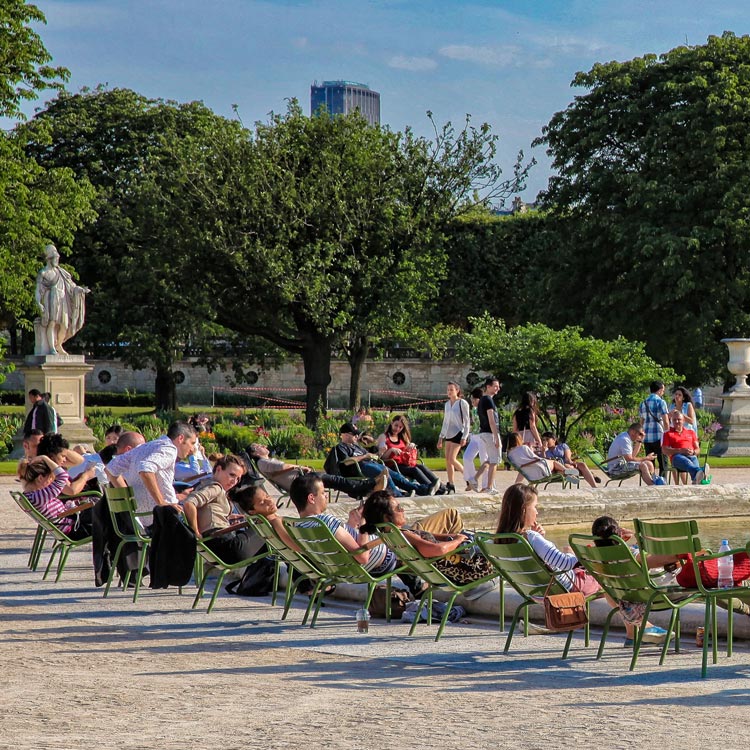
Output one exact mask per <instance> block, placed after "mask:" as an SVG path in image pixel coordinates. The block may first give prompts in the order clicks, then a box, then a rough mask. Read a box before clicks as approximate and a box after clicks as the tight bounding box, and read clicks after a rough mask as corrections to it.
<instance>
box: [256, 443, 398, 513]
mask: <svg viewBox="0 0 750 750" xmlns="http://www.w3.org/2000/svg"><path fill="white" fill-rule="evenodd" d="M247 453H248V455H249V456H250V458H252V459H253V460H254V461H255V463H256V464H257V466H258V471H260V473H261V474H263V476H264V477H266V479H268V480H269V481H270V482H273V483H274V484H275V485H276V486H277V487H280V488H281V489H282V490H284V492H289V490H290V488H291V486H292V482H293V481H294V480H295V479H296V478H297V477H298V476H299V475H300V474H307V473H309V472H311V471H312V469H311V468H310V467H309V466H298V465H296V464H287V463H284V461H279V459H277V458H271V454H270V452H269V450H268V448H266V446H265V445H261V444H260V443H253V444H252V445H250V446H249V447H248V449H247ZM318 476H319V477H320V479H321V480H322V482H323V486H324V487H325V488H326V489H327V490H328V489H330V490H338V491H340V492H343V493H345V494H347V495H349V497H353V498H355V499H360V498H362V497H366V496H367V495H369V494H370V493H371V492H374V491H375V490H382V489H384V488H385V486H386V483H387V481H388V472H387V471H383V472H381V474H380V476H378V477H377V478H376V479H365V480H360V481H358V480H356V479H348V478H347V477H342V476H336V475H333V474H318Z"/></svg>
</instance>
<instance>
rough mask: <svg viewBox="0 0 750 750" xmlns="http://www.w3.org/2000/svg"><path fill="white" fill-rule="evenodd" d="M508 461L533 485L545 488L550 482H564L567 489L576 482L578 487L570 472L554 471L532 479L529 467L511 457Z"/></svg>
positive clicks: (564, 487)
mask: <svg viewBox="0 0 750 750" xmlns="http://www.w3.org/2000/svg"><path fill="white" fill-rule="evenodd" d="M508 463H509V464H510V465H511V466H512V467H513V468H514V469H515V470H516V471H517V472H519V473H520V474H521V476H523V478H524V479H525V480H526V481H527V482H528V483H529V484H530V485H531V486H532V487H536V486H537V485H540V486H542V487H544V488H546V487H547V486H549V485H550V484H557V483H560V484H562V488H563V489H566V488H568V487H572V486H573V485H574V484H575V485H576V487H577V486H578V482H577V481H573V479H574V477H572V476H571V475H568V474H560V473H558V472H554V473H553V474H550V475H549V476H546V477H541V478H539V479H532V478H531V477H530V476H529V472H528V469H526V467H524V466H519V465H518V464H515V463H513V461H511V459H510V458H508Z"/></svg>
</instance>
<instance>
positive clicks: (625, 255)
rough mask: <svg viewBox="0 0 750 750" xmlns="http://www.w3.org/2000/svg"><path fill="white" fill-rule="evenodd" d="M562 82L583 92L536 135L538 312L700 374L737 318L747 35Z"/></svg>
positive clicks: (749, 161)
mask: <svg viewBox="0 0 750 750" xmlns="http://www.w3.org/2000/svg"><path fill="white" fill-rule="evenodd" d="M573 85H574V86H577V87H581V88H583V89H585V90H586V91H585V92H584V93H582V94H580V95H578V96H577V97H576V98H575V100H574V101H573V103H572V104H570V106H569V107H568V108H567V109H566V110H564V111H562V112H558V113H557V114H556V115H555V116H554V117H553V118H552V120H551V121H550V123H549V125H548V126H547V127H546V128H545V130H544V133H543V136H542V137H541V138H540V139H539V142H540V143H543V144H546V145H547V148H548V153H549V154H550V155H551V156H552V158H553V166H554V167H555V169H556V170H557V172H558V175H557V176H555V177H553V178H552V179H551V180H550V184H549V189H548V191H547V193H546V195H545V196H544V203H545V204H546V205H547V206H549V207H550V209H551V210H552V211H553V213H554V215H555V216H556V217H557V218H558V219H559V222H560V223H559V225H558V237H559V252H558V253H557V254H556V257H555V259H554V263H551V264H548V265H546V266H544V268H546V274H545V275H544V278H543V280H542V286H541V289H540V292H539V302H540V314H541V316H542V318H543V319H544V320H547V321H549V322H552V323H553V324H558V325H559V324H561V323H566V322H575V323H579V324H581V325H583V326H584V328H585V330H586V331H588V332H591V333H593V334H594V335H598V336H607V337H610V336H614V335H617V334H619V333H623V334H625V335H627V336H628V337H632V338H637V339H639V340H643V341H645V342H646V345H647V350H648V351H649V353H650V354H651V355H652V356H654V357H656V358H657V359H658V360H660V361H663V362H668V363H670V364H672V365H673V366H674V367H676V368H677V369H678V370H681V371H682V372H684V373H685V374H686V376H687V378H688V380H689V381H690V382H693V383H695V382H700V381H702V380H704V379H706V378H713V377H715V376H716V375H717V374H718V373H719V372H721V371H722V369H723V363H724V361H725V359H726V354H725V352H724V350H723V347H722V346H721V345H720V344H719V339H720V338H722V337H724V336H731V335H745V334H746V333H747V330H748V328H749V327H750V283H748V282H749V281H750V221H748V217H749V216H750V149H748V147H747V139H748V136H747V134H748V132H749V131H750V37H747V36H743V37H737V36H735V35H734V34H732V33H729V32H726V33H724V34H723V36H721V37H716V36H712V37H710V38H709V39H708V42H707V43H706V44H705V45H702V46H695V47H688V46H683V47H677V48H676V49H673V50H671V51H670V52H667V53H666V54H663V55H661V56H660V57H657V56H656V55H651V54H650V55H645V56H643V57H640V58H636V59H634V60H630V61H628V62H623V63H619V62H610V63H605V64H597V65H595V66H594V67H593V68H592V69H591V70H590V71H589V72H588V73H578V74H577V75H576V76H575V78H574V80H573ZM540 266H541V264H540Z"/></svg>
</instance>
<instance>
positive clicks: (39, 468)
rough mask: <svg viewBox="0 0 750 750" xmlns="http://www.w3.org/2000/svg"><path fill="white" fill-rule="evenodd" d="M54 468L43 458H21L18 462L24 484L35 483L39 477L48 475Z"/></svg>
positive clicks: (19, 476)
mask: <svg viewBox="0 0 750 750" xmlns="http://www.w3.org/2000/svg"><path fill="white" fill-rule="evenodd" d="M52 472H53V469H52V468H51V467H50V465H49V464H48V463H47V462H46V461H43V460H42V459H41V458H32V459H31V460H27V459H25V458H23V459H21V461H20V462H19V464H18V478H19V479H20V480H21V483H22V484H23V485H30V484H33V483H34V482H35V481H36V480H37V479H38V478H39V477H48V476H49V475H50V474H52Z"/></svg>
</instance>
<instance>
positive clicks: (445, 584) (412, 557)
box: [378, 523, 505, 641]
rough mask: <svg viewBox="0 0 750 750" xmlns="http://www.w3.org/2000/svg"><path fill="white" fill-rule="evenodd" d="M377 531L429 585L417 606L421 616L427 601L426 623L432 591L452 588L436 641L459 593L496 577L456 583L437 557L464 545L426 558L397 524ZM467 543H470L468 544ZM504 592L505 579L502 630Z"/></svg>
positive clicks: (412, 570)
mask: <svg viewBox="0 0 750 750" xmlns="http://www.w3.org/2000/svg"><path fill="white" fill-rule="evenodd" d="M378 533H379V534H380V537H381V539H382V540H383V541H384V542H385V543H386V544H387V545H388V547H390V549H391V550H393V552H394V553H395V555H396V557H397V558H398V560H399V562H401V563H402V564H403V565H405V566H406V567H407V568H408V569H409V571H410V572H412V573H413V574H415V575H418V576H420V577H421V578H422V580H424V581H425V582H426V583H428V584H429V586H428V587H427V589H426V590H425V591H424V593H423V594H422V597H421V599H420V600H419V605H418V607H417V613H418V614H420V615H421V613H422V611H423V607H424V605H425V603H426V604H427V610H426V615H427V624H428V625H431V624H432V600H433V594H434V591H435V589H436V588H442V589H447V590H448V591H450V596H449V598H448V601H447V606H446V609H445V613H444V614H443V617H442V619H441V620H440V626H439V627H438V632H437V635H436V636H435V641H439V640H440V636H441V635H442V634H443V630H445V624H446V622H447V621H448V615H449V614H450V610H451V607H452V606H453V602H455V601H456V597H458V595H459V594H465V593H466V592H467V591H471V590H472V589H475V588H476V587H477V586H479V585H481V584H483V583H487V581H492V580H494V579H495V578H497V574H496V573H492V575H488V576H484V577H482V578H478V579H476V580H475V581H470V582H469V583H464V584H457V583H454V582H453V581H451V580H450V579H449V578H448V577H446V575H445V574H444V573H443V572H442V571H441V570H439V569H438V568H437V567H435V563H436V562H437V561H438V560H442V559H444V558H446V557H450V556H452V555H455V554H456V552H460V551H461V550H462V549H463V548H464V546H462V547H458V548H456V550H454V551H453V552H449V553H447V554H445V555H440V556H438V557H424V556H423V555H422V554H421V553H420V552H419V550H417V549H416V548H415V547H413V546H412V545H411V544H410V543H409V541H408V540H407V539H406V537H405V536H404V535H403V533H402V532H401V529H399V528H398V527H397V526H394V525H393V524H389V523H383V524H379V525H378ZM465 546H468V545H465ZM504 605H505V595H504V591H503V587H502V582H501V586H500V629H501V630H502V629H503V627H504V625H505V620H504V615H503V613H504V609H505V606H504ZM420 619H421V618H420V617H419V616H418V617H415V618H414V622H413V623H412V626H411V628H410V630H409V635H413V634H414V631H415V630H416V627H417V624H418V623H419V621H420Z"/></svg>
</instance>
